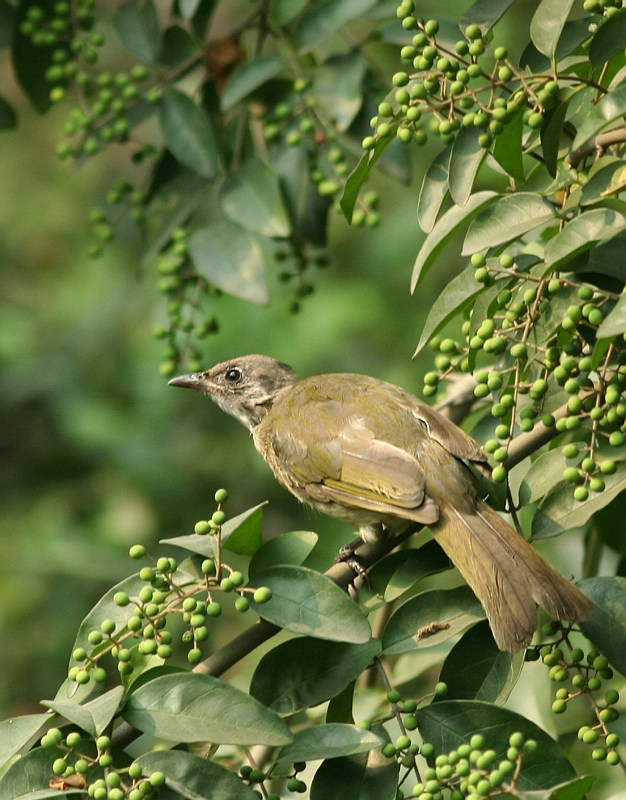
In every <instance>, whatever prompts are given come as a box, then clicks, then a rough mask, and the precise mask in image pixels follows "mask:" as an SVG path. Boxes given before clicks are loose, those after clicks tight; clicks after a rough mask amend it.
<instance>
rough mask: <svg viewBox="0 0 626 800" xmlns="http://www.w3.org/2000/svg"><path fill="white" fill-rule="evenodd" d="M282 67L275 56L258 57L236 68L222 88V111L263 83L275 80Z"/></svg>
mask: <svg viewBox="0 0 626 800" xmlns="http://www.w3.org/2000/svg"><path fill="white" fill-rule="evenodd" d="M283 66H284V65H283V62H282V61H281V59H280V58H278V57H277V56H260V57H259V58H253V59H252V60H251V61H246V62H245V63H244V64H241V65H240V66H238V67H237V68H236V69H234V70H233V73H232V75H231V76H230V77H229V79H228V82H227V83H226V86H225V87H224V92H223V94H222V100H221V106H222V111H228V109H229V108H232V107H233V106H234V105H236V104H237V103H240V102H241V101H242V100H244V99H245V98H246V97H248V96H249V95H250V94H252V92H254V91H255V90H256V89H258V88H259V87H260V86H263V84H264V83H267V82H268V81H269V80H271V79H272V78H275V77H276V76H277V75H278V73H279V72H281V71H282V69H283Z"/></svg>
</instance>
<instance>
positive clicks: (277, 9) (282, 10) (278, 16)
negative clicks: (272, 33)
mask: <svg viewBox="0 0 626 800" xmlns="http://www.w3.org/2000/svg"><path fill="white" fill-rule="evenodd" d="M308 4H309V0H274V2H273V3H272V5H271V7H270V19H271V20H272V22H273V23H274V25H277V26H278V27H279V28H281V27H283V26H284V25H288V24H289V23H290V22H292V21H293V20H294V19H295V18H296V17H297V16H298V15H299V14H300V13H301V12H302V11H304V9H305V8H306V7H307V6H308Z"/></svg>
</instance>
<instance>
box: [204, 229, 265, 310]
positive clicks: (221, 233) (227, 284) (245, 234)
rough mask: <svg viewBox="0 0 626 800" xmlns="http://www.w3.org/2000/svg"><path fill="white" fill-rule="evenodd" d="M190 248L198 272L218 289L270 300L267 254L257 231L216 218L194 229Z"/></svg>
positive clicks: (239, 295)
mask: <svg viewBox="0 0 626 800" xmlns="http://www.w3.org/2000/svg"><path fill="white" fill-rule="evenodd" d="M189 252H190V255H191V259H192V261H193V263H194V266H195V268H196V269H197V270H198V272H199V273H200V274H201V275H202V276H204V277H205V278H206V279H207V280H208V281H209V283H212V284H213V285H214V286H217V288H218V289H221V290H222V291H223V292H226V293H227V294H232V295H234V296H235V297H241V298H242V299H243V300H249V301H250V302H251V303H259V304H264V303H267V301H268V292H267V282H266V277H265V258H264V255H263V250H262V248H261V241H260V240H259V239H258V238H257V236H256V234H254V233H250V231H246V230H244V229H243V228H242V227H240V226H239V225H235V223H234V222H229V221H228V220H225V219H216V220H215V221H214V222H211V223H210V224H209V225H206V226H205V227H203V228H199V229H198V230H196V231H194V233H193V234H192V235H191V236H190V238H189Z"/></svg>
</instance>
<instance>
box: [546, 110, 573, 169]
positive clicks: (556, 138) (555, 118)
mask: <svg viewBox="0 0 626 800" xmlns="http://www.w3.org/2000/svg"><path fill="white" fill-rule="evenodd" d="M567 111H568V104H567V103H559V104H558V105H557V106H556V108H553V109H551V110H550V111H549V112H548V114H547V115H546V122H545V124H544V126H543V128H542V129H541V150H542V152H543V160H544V163H545V166H546V169H547V170H548V172H549V173H550V175H552V177H553V178H555V177H556V174H557V168H558V163H559V148H560V145H561V136H562V134H563V125H564V123H565V117H566V115H567Z"/></svg>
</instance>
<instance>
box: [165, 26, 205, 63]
mask: <svg viewBox="0 0 626 800" xmlns="http://www.w3.org/2000/svg"><path fill="white" fill-rule="evenodd" d="M199 53H200V47H199V46H198V43H197V42H196V40H195V39H194V38H193V36H192V35H191V34H190V33H189V31H188V30H186V29H185V28H183V27H181V26H180V25H170V27H169V28H167V29H166V30H165V32H164V33H163V44H162V47H161V57H160V61H161V63H162V64H164V65H165V66H166V67H177V66H179V65H180V64H183V63H184V62H185V61H189V60H190V59H192V58H194V57H195V56H197V55H199Z"/></svg>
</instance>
